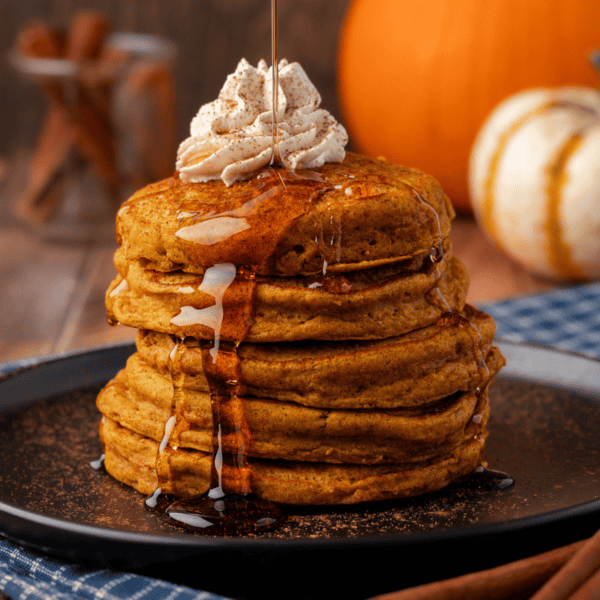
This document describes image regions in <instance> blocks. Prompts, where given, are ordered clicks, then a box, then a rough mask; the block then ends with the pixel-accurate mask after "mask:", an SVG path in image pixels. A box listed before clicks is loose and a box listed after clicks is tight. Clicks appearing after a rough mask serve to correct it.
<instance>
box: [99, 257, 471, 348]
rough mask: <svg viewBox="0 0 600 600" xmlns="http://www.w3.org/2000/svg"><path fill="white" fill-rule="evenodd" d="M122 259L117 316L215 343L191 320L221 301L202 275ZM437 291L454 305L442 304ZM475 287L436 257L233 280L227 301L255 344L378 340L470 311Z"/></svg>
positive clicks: (115, 289)
mask: <svg viewBox="0 0 600 600" xmlns="http://www.w3.org/2000/svg"><path fill="white" fill-rule="evenodd" d="M118 256H119V258H118V259H117V261H116V262H117V266H118V267H119V271H120V274H119V275H118V276H117V278H116V279H115V280H114V281H113V282H112V283H111V285H110V287H109V289H108V291H107V294H106V305H107V309H108V314H109V317H110V318H111V319H113V320H115V321H118V322H120V323H122V324H124V325H129V326H130V327H136V328H138V329H148V330H152V331H161V332H164V333H170V334H173V335H176V336H177V337H185V336H193V337H197V338H205V339H213V338H214V329H213V328H211V327H210V326H208V325H207V324H206V323H201V322H200V321H202V319H201V318H195V316H191V317H190V316H189V315H190V314H192V315H198V314H199V312H200V311H205V310H207V309H210V307H211V306H214V304H215V296H214V295H213V293H211V292H212V290H211V289H210V287H209V288H208V289H205V287H204V286H203V277H202V275H194V274H190V273H184V272H182V271H178V272H175V273H159V272H156V271H152V270H150V269H147V268H144V267H143V266H142V264H141V263H140V262H139V261H137V262H127V261H123V260H122V256H123V255H122V254H121V255H118ZM254 286H255V287H254ZM434 288H437V289H439V291H440V293H441V294H442V296H443V297H444V298H445V300H446V302H447V304H444V303H439V302H437V301H436V300H435V296H433V295H432V292H431V290H432V289H434ZM467 288H468V277H467V274H466V271H465V269H464V267H463V266H462V264H461V263H460V262H459V260H458V259H457V258H455V257H454V256H452V255H451V254H450V253H446V254H445V256H444V258H443V259H442V261H441V262H440V263H439V264H434V263H432V262H431V261H430V260H428V261H427V262H426V263H425V264H424V266H423V268H422V270H421V271H418V272H416V273H406V272H404V269H403V268H402V267H397V266H395V265H386V266H382V267H378V268H374V269H369V270H364V271H355V272H352V273H346V274H344V275H330V276H329V277H328V278H327V281H326V282H324V281H322V282H319V281H317V280H315V279H313V278H309V277H288V278H282V277H258V278H257V279H256V280H254V279H252V280H244V279H242V280H240V281H234V282H233V283H232V285H231V288H230V289H231V290H232V291H231V292H230V291H228V292H226V293H225V295H224V296H223V301H222V302H223V310H224V311H225V312H227V313H232V312H233V313H237V314H240V315H245V322H244V326H246V324H249V329H248V332H247V333H246V334H245V338H244V339H245V341H249V342H277V341H293V340H304V339H311V340H339V339H345V340H350V339H374V338H387V337H392V336H398V335H402V334H403V333H407V332H409V331H412V330H414V329H418V328H421V327H425V326H427V325H431V324H432V323H435V322H436V321H437V319H438V318H439V317H440V316H441V315H442V314H443V313H444V312H446V310H447V309H448V307H449V308H450V309H452V310H454V311H460V310H462V308H463V306H464V302H465V297H466V294H467ZM248 303H250V305H248ZM235 322H237V321H235ZM236 334H239V327H238V328H237V329H236V328H233V329H232V330H231V331H228V327H227V325H226V324H225V325H224V326H222V328H221V331H220V338H221V339H223V340H227V339H229V340H231V341H236V339H237V338H236Z"/></svg>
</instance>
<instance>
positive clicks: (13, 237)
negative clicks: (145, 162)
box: [0, 216, 555, 362]
mask: <svg viewBox="0 0 600 600" xmlns="http://www.w3.org/2000/svg"><path fill="white" fill-rule="evenodd" d="M451 237H452V239H453V246H454V252H455V253H456V255H457V256H458V257H459V258H460V259H461V260H462V261H463V263H464V264H465V266H466V268H467V271H468V273H469V275H470V279H471V284H470V288H469V295H468V298H467V299H468V301H469V302H470V303H479V302H484V301H490V300H497V299H502V298H507V297H511V296H516V295H521V294H529V293H533V292H538V291H543V290H546V289H550V288H551V287H553V285H555V284H552V283H550V282H547V281H543V280H541V279H539V278H536V277H534V276H532V275H530V274H529V273H527V272H526V271H525V270H524V269H522V268H520V267H519V266H518V265H516V264H515V263H513V262H512V261H511V260H509V259H508V258H507V257H506V256H504V255H503V254H502V253H501V252H499V251H498V250H497V249H496V248H495V247H494V246H493V245H492V244H491V243H490V242H489V241H488V239H487V238H486V237H485V235H484V234H483V233H482V232H481V230H480V229H479V227H478V226H477V224H476V223H475V221H474V220H473V219H472V218H469V217H466V216H459V217H458V218H457V219H456V220H455V221H454V223H453V227H452V234H451ZM115 249H116V243H105V244H98V245H57V244H50V243H45V242H44V241H42V240H40V239H38V238H36V237H35V236H33V235H32V234H30V233H27V232H25V231H23V230H22V229H19V228H17V227H4V228H3V227H2V226H1V224H0V297H1V298H2V309H3V316H2V321H1V322H0V362H4V361H10V360H15V359H18V358H22V357H28V356H37V355H48V354H53V353H56V352H64V351H68V350H73V349H77V348H85V347H90V346H96V345H99V344H104V343H110V342H117V341H121V340H133V339H134V337H135V331H134V330H133V329H130V328H128V327H124V326H122V325H118V326H117V327H111V326H109V325H108V323H107V320H106V313H105V308H104V292H105V290H106V288H107V286H108V284H109V283H110V281H111V280H112V279H113V277H114V276H115V273H116V271H115V268H114V266H113V263H112V256H113V253H114V251H115Z"/></svg>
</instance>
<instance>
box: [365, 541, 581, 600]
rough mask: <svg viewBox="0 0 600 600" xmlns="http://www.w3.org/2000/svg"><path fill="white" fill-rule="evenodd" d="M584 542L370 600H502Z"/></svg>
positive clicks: (521, 591)
mask: <svg viewBox="0 0 600 600" xmlns="http://www.w3.org/2000/svg"><path fill="white" fill-rule="evenodd" d="M584 543H585V542H575V543H573V544H570V545H568V546H563V547H561V548H556V549H555V550H550V551H549V552H544V553H543V554H538V555H535V556H531V557H528V558H524V559H522V560H518V561H515V562H511V563H508V564H506V565H502V566H500V567H495V568H493V569H487V570H485V571H478V572H476V573H470V574H468V575H462V576H461V577H455V578H453V579H447V580H445V581H436V582H434V583H428V584H425V585H420V586H418V587H412V588H408V589H405V590H401V591H398V592H392V593H390V594H383V595H380V596H376V597H374V598H371V599H370V600H482V599H485V600H504V599H509V598H510V599H511V600H513V599H516V598H528V597H529V596H530V595H531V594H532V593H533V592H534V591H535V590H537V589H538V588H539V587H540V586H541V585H543V584H544V582H546V581H547V580H548V579H549V578H550V577H551V576H552V575H553V574H554V573H556V572H557V571H558V570H559V569H560V568H561V567H562V566H563V565H564V564H565V563H566V562H567V561H568V560H569V559H570V558H571V557H572V556H574V555H575V553H576V552H577V551H578V550H579V549H580V548H581V547H582V546H583V544H584Z"/></svg>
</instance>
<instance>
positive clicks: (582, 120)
mask: <svg viewBox="0 0 600 600" xmlns="http://www.w3.org/2000/svg"><path fill="white" fill-rule="evenodd" d="M469 188H470V193H471V202H472V205H473V210H474V212H475V216H476V218H477V220H478V222H479V223H480V224H481V226H482V227H483V229H484V230H485V231H486V233H487V234H488V235H489V236H490V237H491V238H492V240H494V241H495V242H496V244H497V245H498V246H499V247H500V248H501V249H502V250H504V252H505V253H506V254H508V255H509V256H512V257H513V258H514V259H516V260H517V261H518V262H520V263H522V264H523V265H525V266H526V267H527V268H528V269H530V270H531V271H533V272H535V273H537V274H539V275H542V276H544V277H549V278H552V279H559V280H563V281H584V280H590V279H599V278H600V95H599V93H598V92H597V91H596V90H593V89H590V88H575V87H573V88H561V89H534V90H528V91H525V92H520V93H518V94H515V95H514V96H510V97H509V98H508V99H506V100H504V101H503V102H501V103H500V104H499V105H498V106H497V107H496V109H495V110H494V111H493V112H492V114H491V115H490V116H489V117H488V119H487V120H486V121H485V123H484V124H483V126H482V128H481V130H480V131H479V133H478V136H477V138H476V140H475V144H474V146H473V149H472V151H471V158H470V165H469Z"/></svg>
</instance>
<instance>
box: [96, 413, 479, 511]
mask: <svg viewBox="0 0 600 600" xmlns="http://www.w3.org/2000/svg"><path fill="white" fill-rule="evenodd" d="M485 436H486V433H485V432H484V433H482V434H478V433H475V432H472V431H468V432H467V435H465V438H464V440H463V442H462V443H460V444H458V445H457V446H456V447H455V448H453V449H452V450H451V451H450V452H448V453H446V454H444V455H442V456H437V457H435V458H433V459H430V460H427V461H423V462H419V463H409V464H406V463H404V464H403V463H389V464H381V465H346V464H344V465H339V464H331V463H309V462H296V461H276V460H267V459H256V458H248V464H249V466H250V468H251V472H252V489H253V491H254V493H256V494H257V495H258V496H260V497H262V498H265V499H267V500H272V501H274V502H280V503H282V504H296V505H328V504H330V505H331V504H357V503H360V502H370V501H376V500H389V499H397V498H408V497H411V496H417V495H420V494H424V493H429V492H434V491H437V490H439V489H441V488H443V487H445V486H447V485H448V484H450V483H452V482H453V481H456V480H458V479H461V478H463V477H466V476H467V475H469V474H470V473H472V472H473V470H474V469H475V468H476V467H477V465H478V464H479V461H480V454H481V450H482V448H483V445H484V442H485ZM100 437H101V440H102V444H103V447H104V453H105V461H104V465H105V467H106V470H107V471H108V473H110V474H111V475H112V476H113V477H114V478H115V479H117V480H119V481H121V482H123V483H125V484H127V485H129V486H131V487H133V488H135V489H136V490H138V491H139V492H141V493H142V494H146V495H148V494H152V493H153V492H154V491H155V490H156V489H157V487H158V476H157V465H158V469H159V471H160V472H159V475H160V482H161V489H162V492H163V493H165V494H174V495H176V496H178V497H180V498H185V497H191V496H195V495H197V494H201V493H203V492H205V491H206V490H207V489H208V486H209V479H210V472H211V464H212V456H211V454H208V453H205V452H201V451H197V450H188V449H184V448H177V449H176V450H175V449H172V448H170V449H169V450H168V451H165V452H164V453H163V460H160V461H157V460H156V456H157V453H158V446H159V444H158V442H156V441H154V440H151V439H149V438H147V437H144V436H142V435H139V434H137V433H135V432H132V431H129V430H128V429H126V428H124V427H121V426H120V425H119V424H118V423H116V422H115V421H113V420H111V419H109V418H107V417H104V418H103V419H102V422H101V425H100ZM228 487H229V489H231V490H232V492H234V493H235V492H236V491H240V490H238V489H236V480H235V479H234V478H231V480H230V481H229V482H228Z"/></svg>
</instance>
